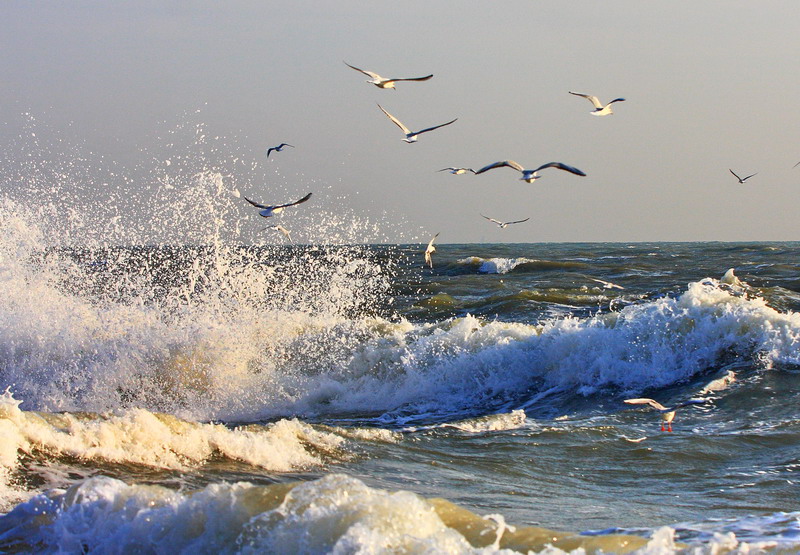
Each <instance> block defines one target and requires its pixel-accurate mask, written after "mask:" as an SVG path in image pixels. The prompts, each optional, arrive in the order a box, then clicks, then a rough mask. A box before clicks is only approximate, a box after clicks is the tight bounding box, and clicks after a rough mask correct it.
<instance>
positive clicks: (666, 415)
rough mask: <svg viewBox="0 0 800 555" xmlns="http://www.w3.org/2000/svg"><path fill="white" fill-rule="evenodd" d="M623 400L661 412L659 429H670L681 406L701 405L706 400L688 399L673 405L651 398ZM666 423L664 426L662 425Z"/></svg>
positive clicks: (669, 430) (668, 430)
mask: <svg viewBox="0 0 800 555" xmlns="http://www.w3.org/2000/svg"><path fill="white" fill-rule="evenodd" d="M625 402H626V403H628V404H630V405H650V406H651V407H653V408H654V409H656V410H657V411H658V412H660V413H661V431H662V432H664V431H667V432H671V431H672V421H673V420H675V411H677V410H678V409H679V408H681V407H686V406H689V405H702V404H704V403H705V402H706V401H705V399H689V400H688V401H684V402H683V403H678V404H677V405H675V406H674V407H665V406H664V405H662V404H661V403H659V402H658V401H654V400H652V399H625ZM665 424H666V426H667V427H666V428H664V425H665Z"/></svg>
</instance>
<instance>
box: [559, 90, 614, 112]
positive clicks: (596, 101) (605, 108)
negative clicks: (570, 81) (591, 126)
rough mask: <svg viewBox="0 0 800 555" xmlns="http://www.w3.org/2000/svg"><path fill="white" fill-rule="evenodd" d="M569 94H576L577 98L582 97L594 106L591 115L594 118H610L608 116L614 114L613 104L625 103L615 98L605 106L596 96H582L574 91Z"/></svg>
mask: <svg viewBox="0 0 800 555" xmlns="http://www.w3.org/2000/svg"><path fill="white" fill-rule="evenodd" d="M569 94H574V95H575V96H582V97H583V98H585V99H586V100H588V101H589V102H591V103H592V106H594V110H592V111H591V112H589V113H590V114H592V115H593V116H608V115H611V114H613V113H614V112H613V111H612V110H611V105H612V104H614V103H615V102H625V99H624V98H615V99H614V100H612V101H611V102H609V103H608V104H603V103H602V102H600V99H599V98H597V97H596V96H592V95H590V94H582V93H576V92H572V91H569Z"/></svg>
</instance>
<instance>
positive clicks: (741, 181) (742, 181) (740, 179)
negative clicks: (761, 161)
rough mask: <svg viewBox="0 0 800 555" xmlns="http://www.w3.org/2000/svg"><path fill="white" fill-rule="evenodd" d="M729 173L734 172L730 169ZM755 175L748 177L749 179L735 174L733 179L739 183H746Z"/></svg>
mask: <svg viewBox="0 0 800 555" xmlns="http://www.w3.org/2000/svg"><path fill="white" fill-rule="evenodd" d="M728 171H729V172H731V173H733V170H732V169H730V168H728ZM753 175H758V172H756V173H754V174H753ZM753 175H748V176H747V177H739V176H738V175H736V174H735V173H733V177H735V178H736V179H738V180H739V183H744V182H745V181H747V180H748V179H750V178H751V177H753Z"/></svg>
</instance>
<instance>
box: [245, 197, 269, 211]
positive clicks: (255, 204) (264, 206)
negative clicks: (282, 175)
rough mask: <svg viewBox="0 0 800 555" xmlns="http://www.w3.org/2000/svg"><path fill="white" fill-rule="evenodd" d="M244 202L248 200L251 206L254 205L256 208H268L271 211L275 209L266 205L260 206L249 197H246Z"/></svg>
mask: <svg viewBox="0 0 800 555" xmlns="http://www.w3.org/2000/svg"><path fill="white" fill-rule="evenodd" d="M244 200H246V201H247V202H249V203H250V204H252V205H253V206H255V207H256V208H266V209H267V210H269V209H270V208H273V207H272V206H266V205H264V204H258V203H257V202H253V201H252V200H250V199H249V198H247V197H244Z"/></svg>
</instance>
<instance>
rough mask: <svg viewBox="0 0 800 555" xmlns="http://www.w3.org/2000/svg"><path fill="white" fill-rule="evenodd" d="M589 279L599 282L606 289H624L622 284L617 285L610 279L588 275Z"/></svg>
mask: <svg viewBox="0 0 800 555" xmlns="http://www.w3.org/2000/svg"><path fill="white" fill-rule="evenodd" d="M589 279H590V280H592V281H596V282H597V283H599V284H601V285H602V286H603V287H605V288H606V289H625V288H624V287H623V286H621V285H617V284H616V283H611V282H610V281H604V280H602V279H597V278H593V277H590V278H589Z"/></svg>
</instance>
